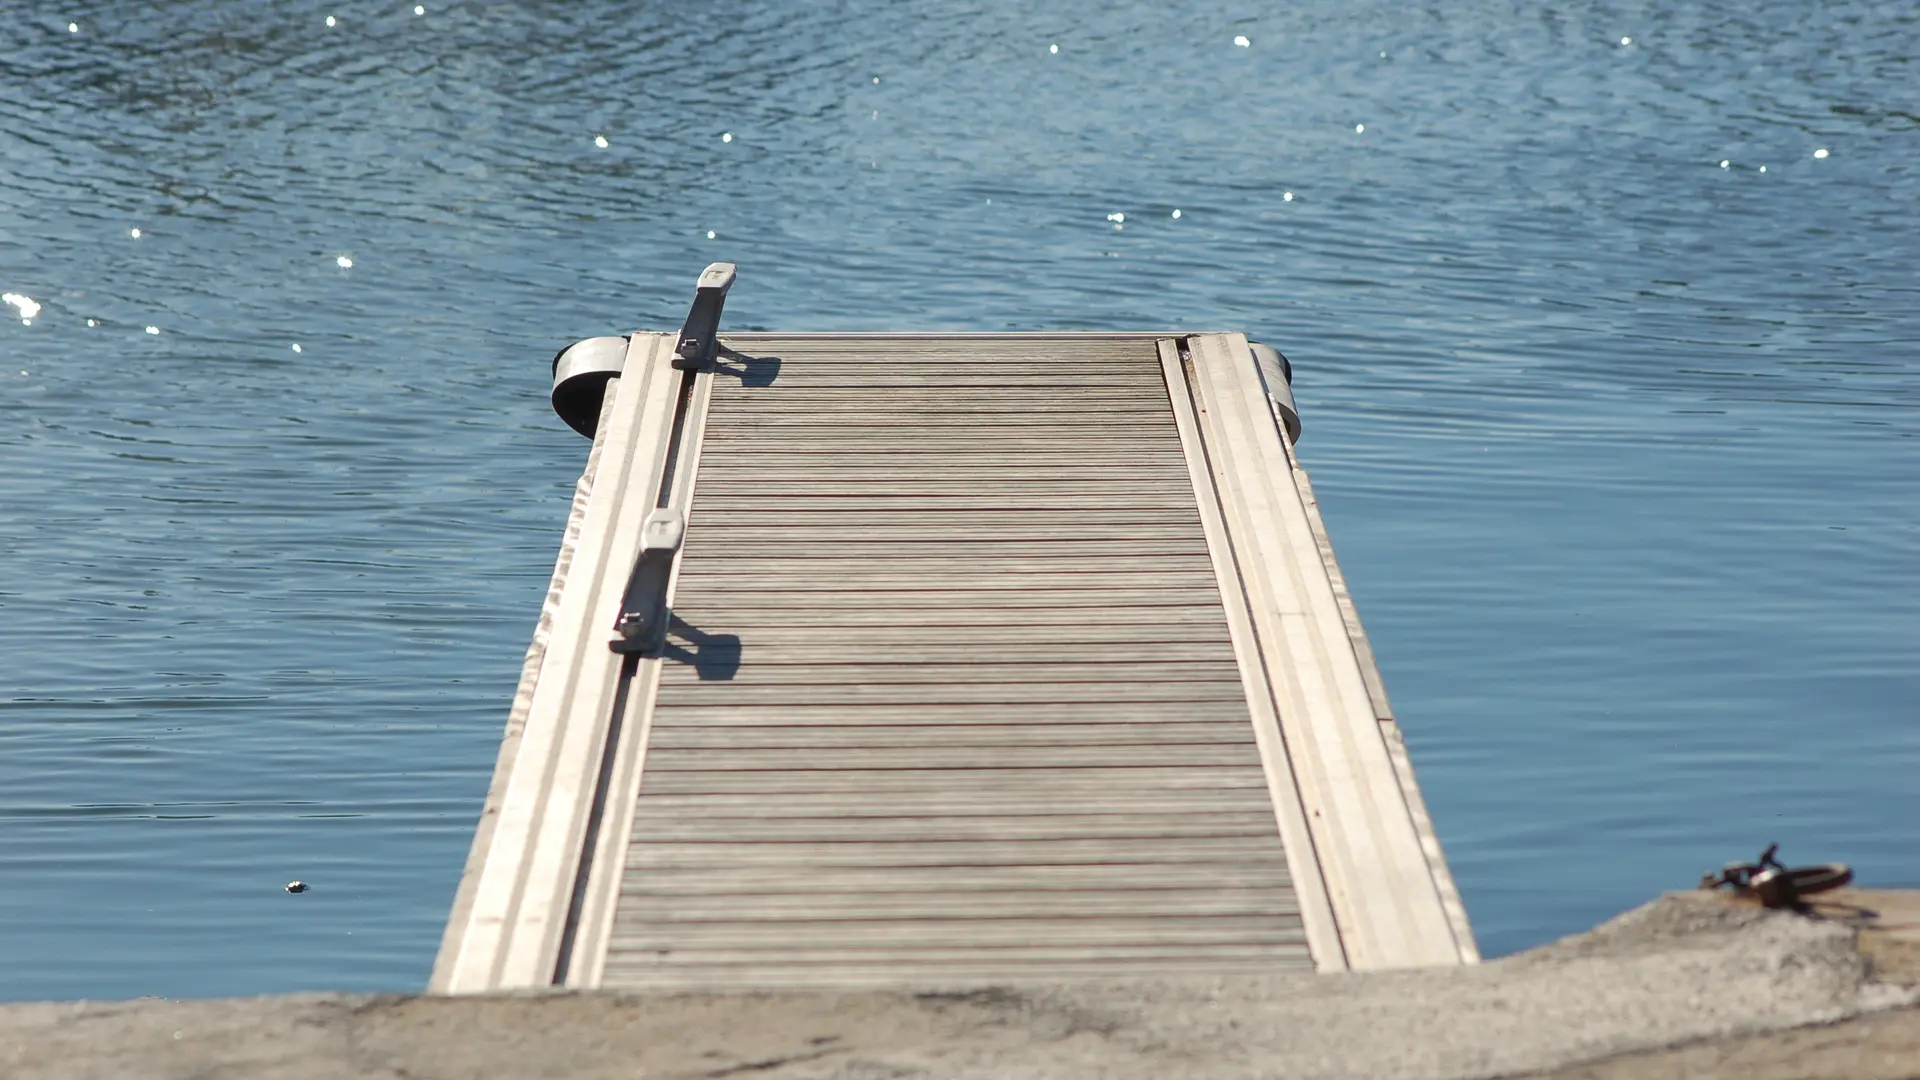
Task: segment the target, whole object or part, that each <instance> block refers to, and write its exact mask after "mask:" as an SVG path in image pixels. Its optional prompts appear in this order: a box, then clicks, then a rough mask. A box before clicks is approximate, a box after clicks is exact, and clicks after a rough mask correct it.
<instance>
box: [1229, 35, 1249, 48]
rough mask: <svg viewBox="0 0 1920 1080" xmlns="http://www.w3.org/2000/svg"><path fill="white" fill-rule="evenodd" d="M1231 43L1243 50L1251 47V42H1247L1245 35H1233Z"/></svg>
mask: <svg viewBox="0 0 1920 1080" xmlns="http://www.w3.org/2000/svg"><path fill="white" fill-rule="evenodd" d="M1233 43H1234V44H1235V45H1238V46H1240V47H1241V48H1243V49H1245V48H1249V47H1251V46H1252V45H1253V42H1251V41H1248V40H1247V35H1245V34H1235V35H1233Z"/></svg>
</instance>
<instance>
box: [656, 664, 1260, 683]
mask: <svg viewBox="0 0 1920 1080" xmlns="http://www.w3.org/2000/svg"><path fill="white" fill-rule="evenodd" d="M710 672H711V669H704V670H703V669H700V668H694V667H690V666H687V665H680V664H676V665H673V666H672V667H671V668H670V669H669V673H670V677H669V678H668V679H667V684H668V685H681V684H685V683H691V682H702V683H704V682H709V681H713V674H710ZM725 674H726V675H727V676H728V677H727V679H726V680H724V681H727V682H730V683H733V684H734V685H736V686H842V685H848V684H860V685H868V686H880V685H892V684H896V683H899V684H914V685H921V686H925V685H946V684H953V683H960V682H967V683H972V684H974V685H981V684H985V683H994V684H999V683H1044V684H1049V685H1061V684H1067V683H1100V684H1103V685H1110V684H1112V683H1114V682H1117V681H1120V680H1122V679H1138V678H1141V677H1143V676H1156V677H1157V681H1159V682H1169V683H1172V682H1179V683H1188V682H1226V683H1234V682H1237V678H1236V676H1237V675H1238V671H1237V669H1235V667H1234V666H1233V664H1232V663H1231V662H1222V661H1218V660H1216V661H1192V660H1189V661H1181V662H1176V663H1160V662H1158V661H1141V662H1138V663H1134V664H1128V665H1125V666H1124V667H1118V666H1114V665H1099V664H1055V663H1043V662H1035V661H1031V660H1029V661H1022V662H1015V663H1003V664H935V663H919V664H865V663H862V664H833V663H820V664H763V663H759V662H758V661H757V660H756V661H755V662H752V663H742V664H740V665H739V666H738V667H732V666H729V668H728V670H727V671H726V672H725Z"/></svg>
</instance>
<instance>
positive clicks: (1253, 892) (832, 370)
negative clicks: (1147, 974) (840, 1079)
mask: <svg viewBox="0 0 1920 1080" xmlns="http://www.w3.org/2000/svg"><path fill="white" fill-rule="evenodd" d="M746 351H748V352H749V353H750V354H752V356H753V357H755V359H754V360H750V361H747V362H746V363H745V365H744V366H745V367H747V368H748V369H749V370H753V365H754V364H756V363H758V364H761V365H762V366H764V367H767V368H771V367H772V365H771V363H770V361H766V360H765V359H764V357H765V356H769V355H778V357H779V360H780V362H779V365H778V371H777V374H776V375H774V377H773V378H772V380H771V382H765V381H762V384H761V385H753V384H752V383H753V382H754V380H751V379H749V380H737V381H736V380H729V379H727V378H726V377H725V376H724V375H723V376H721V377H719V378H717V379H716V382H715V391H714V394H713V399H712V405H711V408H710V409H709V412H708V415H707V432H706V442H705V446H704V449H703V456H702V463H701V469H700V476H699V481H698V486H697V489H696V491H695V495H694V500H693V505H692V512H691V514H690V516H689V524H688V533H687V545H686V550H685V555H684V558H683V563H682V568H681V573H680V577H679V580H678V583H677V585H676V587H675V594H674V610H675V614H676V615H677V616H678V617H679V618H680V619H681V620H683V622H684V624H685V625H686V626H687V627H689V628H691V629H690V631H689V632H688V633H686V634H684V635H676V636H675V638H674V643H675V646H676V647H680V646H684V648H685V652H684V654H682V655H680V656H679V658H678V659H677V660H675V659H673V658H670V659H669V660H668V662H666V663H665V664H664V665H663V666H662V669H661V681H660V688H659V693H658V697H657V701H656V702H655V704H654V707H653V711H652V714H651V724H652V727H651V736H650V739H651V742H650V746H649V748H648V750H647V754H646V769H645V774H644V776H643V778H642V782H641V786H640V796H639V799H638V800H637V806H636V810H635V813H634V817H633V822H632V829H631V843H630V845H629V848H628V854H627V858H626V865H627V877H626V880H625V884H624V886H623V892H622V896H621V900H620V905H619V908H618V910H617V912H616V915H615V919H614V927H613V931H612V935H611V939H610V945H611V948H610V952H609V954H608V957H607V960H606V965H605V970H604V982H605V984H606V985H609V986H636V987H638V986H646V987H674V986H687V985H703V986H731V985H846V984H858V983H862V982H867V981H875V980H879V981H887V980H896V981H897V980H900V979H908V978H912V979H919V980H923V981H925V980H935V981H937V980H940V979H943V978H954V979H964V978H970V977H976V976H979V975H981V974H987V973H990V974H992V975H993V976H995V977H999V978H1007V977H1020V976H1023V975H1027V976H1031V975H1044V974H1067V973H1072V972H1075V971H1082V972H1099V971H1109V972H1118V971H1132V972H1138V971H1143V970H1230V969H1235V968H1240V967H1244V966H1253V967H1258V968H1260V969H1262V970H1271V969H1272V968H1274V967H1276V966H1289V965H1291V966H1302V965H1306V964H1308V963H1309V962H1310V958H1309V956H1308V951H1307V944H1306V937H1305V935H1304V933H1303V931H1302V928H1301V922H1300V917H1299V914H1298V911H1297V903H1296V900H1295V897H1294V893H1293V889H1292V887H1291V882H1292V877H1291V873H1290V871H1289V868H1288V865H1287V857H1286V852H1285V850H1284V848H1283V846H1282V844H1281V840H1280V835H1279V831H1278V828H1277V826H1276V824H1275V819H1274V814H1273V809H1272V805H1271V802H1270V801H1269V800H1268V798H1267V796H1266V784H1267V782H1266V777H1265V774H1264V770H1263V766H1262V761H1261V758H1260V754H1259V752H1258V750H1257V748H1256V746H1255V740H1254V736H1253V730H1252V727H1251V724H1250V720H1249V717H1248V714H1247V705H1246V699H1245V693H1244V690H1243V686H1242V676H1241V672H1240V670H1239V668H1238V666H1237V664H1236V654H1235V652H1234V648H1233V645H1232V643H1231V641H1229V639H1228V634H1227V627H1226V622H1225V617H1224V614H1223V611H1222V606H1221V593H1220V586H1219V581H1218V579H1217V577H1216V576H1215V574H1214V566H1213V562H1212V560H1211V558H1210V556H1209V553H1208V548H1207V541H1206V537H1205V535H1204V533H1203V532H1202V529H1201V522H1200V517H1199V511H1198V508H1197V506H1196V502H1195V494H1194V488H1193V485H1192V482H1191V478H1190V476H1189V474H1188V470H1187V466H1186V459H1185V454H1184V451H1183V448H1182V445H1181V441H1180V438H1179V435H1178V432H1177V431H1176V428H1175V425H1174V420H1173V415H1172V412H1171V409H1170V405H1169V398H1168V394H1167V389H1166V384H1165V381H1164V378H1163V377H1162V375H1161V372H1160V364H1159V360H1158V354H1157V352H1156V350H1155V347H1154V344H1153V342H1152V341H1151V340H1144V339H1126V340H1110V341H1096V342H1087V341H1054V342H1046V341H1042V342H1031V341H992V340H981V339H972V340H968V341H966V342H965V343H964V344H961V345H956V344H954V343H951V342H949V343H941V342H937V341H935V342H925V341H923V342H901V341H885V342H877V341H861V340H857V339H832V340H828V341H819V340H801V339H795V340H791V341H783V340H774V341H767V342H762V343H759V344H757V345H756V347H755V348H753V349H749V350H746ZM716 642H718V643H717V644H716Z"/></svg>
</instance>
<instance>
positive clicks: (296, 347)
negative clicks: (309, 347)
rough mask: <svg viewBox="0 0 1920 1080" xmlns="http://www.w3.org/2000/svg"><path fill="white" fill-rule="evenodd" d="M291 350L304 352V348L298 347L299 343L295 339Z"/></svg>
mask: <svg viewBox="0 0 1920 1080" xmlns="http://www.w3.org/2000/svg"><path fill="white" fill-rule="evenodd" d="M293 351H294V352H304V351H305V350H303V349H301V348H300V343H299V342H297V341H296V342H294V343H293Z"/></svg>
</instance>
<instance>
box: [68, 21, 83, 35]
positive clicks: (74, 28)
mask: <svg viewBox="0 0 1920 1080" xmlns="http://www.w3.org/2000/svg"><path fill="white" fill-rule="evenodd" d="M79 32H80V24H79V23H68V24H67V33H69V34H77V33H79Z"/></svg>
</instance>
